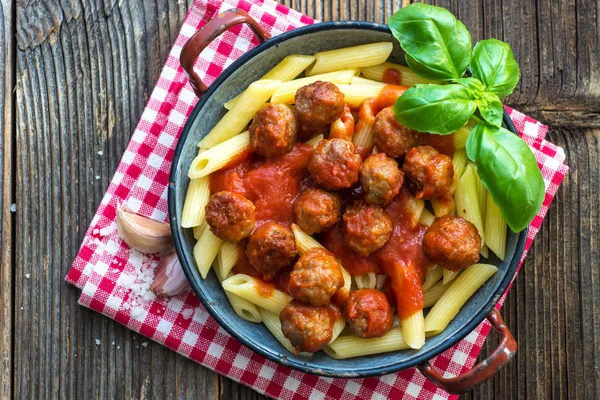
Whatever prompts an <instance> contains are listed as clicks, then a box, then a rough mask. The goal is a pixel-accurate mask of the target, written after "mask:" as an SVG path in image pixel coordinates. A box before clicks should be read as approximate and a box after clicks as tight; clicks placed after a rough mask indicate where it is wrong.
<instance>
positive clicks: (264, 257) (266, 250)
mask: <svg viewBox="0 0 600 400" xmlns="http://www.w3.org/2000/svg"><path fill="white" fill-rule="evenodd" d="M296 255H298V251H297V250H296V241H295V240H294V233H293V232H292V230H291V229H290V228H288V227H287V226H285V225H281V224H278V223H276V222H267V223H266V224H264V225H263V226H261V227H260V228H258V229H257V230H255V231H254V233H253V234H252V236H250V239H249V240H248V245H247V246H246V256H248V261H249V262H250V264H252V266H253V267H254V268H255V269H256V270H257V271H258V272H259V273H260V274H261V275H262V276H263V279H264V280H266V281H269V280H271V279H273V278H274V277H275V275H276V274H277V272H279V271H280V270H281V269H283V268H285V267H287V266H288V265H290V264H291V263H292V261H294V258H296Z"/></svg>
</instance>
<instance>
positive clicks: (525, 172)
mask: <svg viewBox="0 0 600 400" xmlns="http://www.w3.org/2000/svg"><path fill="white" fill-rule="evenodd" d="M474 131H475V129H474ZM472 135H473V139H472V140H471V142H470V149H469V150H467V151H468V152H470V153H473V152H475V153H476V154H475V159H476V162H477V172H478V174H479V176H480V177H481V180H482V181H483V184H484V186H485V187H486V189H487V190H488V192H489V193H490V195H491V196H492V199H494V203H496V205H498V207H499V208H500V211H502V215H504V218H505V219H506V222H507V223H508V226H509V227H510V229H511V230H512V231H513V232H520V231H522V230H523V229H525V227H526V226H527V225H529V223H530V222H531V220H532V219H533V217H535V215H536V214H537V213H538V211H539V210H540V207H541V206H542V202H543V200H544V196H545V187H544V180H543V179H542V173H541V171H540V169H539V168H538V165H537V162H536V161H535V157H534V155H533V153H532V152H531V149H529V146H527V144H526V143H525V142H524V141H523V140H522V139H521V138H519V137H518V136H517V135H514V134H513V133H511V132H510V131H508V130H506V129H504V128H500V129H496V128H493V127H489V126H487V125H482V124H479V125H478V127H477V131H476V132H474V133H472ZM469 139H471V138H469ZM475 142H478V143H475Z"/></svg>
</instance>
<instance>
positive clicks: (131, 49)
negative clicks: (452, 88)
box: [0, 0, 600, 399]
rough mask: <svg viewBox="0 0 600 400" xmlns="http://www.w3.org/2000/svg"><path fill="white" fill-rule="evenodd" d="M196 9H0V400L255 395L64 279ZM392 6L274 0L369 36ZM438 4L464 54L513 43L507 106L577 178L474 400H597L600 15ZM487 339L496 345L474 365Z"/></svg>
mask: <svg viewBox="0 0 600 400" xmlns="http://www.w3.org/2000/svg"><path fill="white" fill-rule="evenodd" d="M15 3H16V4H15ZM190 3H191V1H190V0H187V2H186V1H184V0H162V1H159V0H145V1H137V0H121V1H116V0H104V1H101V0H90V1H84V2H80V1H76V0H17V1H16V2H11V1H10V0H0V89H1V90H0V121H1V122H2V126H3V127H4V129H3V131H2V135H0V169H1V170H2V174H0V195H1V196H2V198H3V204H2V209H1V213H0V226H1V227H2V230H1V235H2V236H1V243H2V252H1V257H2V258H1V269H0V290H1V291H2V293H1V294H0V319H1V320H2V323H3V326H2V329H0V357H1V363H0V395H1V396H2V397H3V398H11V397H15V398H19V399H20V398H32V399H37V398H72V399H89V398H113V397H119V398H126V399H130V398H161V399H162V398H190V399H192V398H207V399H212V398H219V399H262V398H264V396H260V395H258V394H256V393H255V392H253V391H252V390H250V389H248V388H246V387H244V386H241V385H239V384H237V383H235V382H232V381H230V380H228V379H226V378H222V377H219V376H217V375H216V374H214V373H213V372H211V371H209V370H207V369H205V368H203V367H201V366H199V365H196V364H194V363H192V362H190V361H189V360H187V359H185V358H184V357H181V356H179V355H177V354H175V353H174V352H171V351H169V350H167V349H166V348H164V347H162V346H160V345H158V344H154V343H149V344H148V345H147V346H143V345H142V343H145V342H146V340H145V339H144V338H142V337H140V336H138V335H135V334H133V333H132V332H131V331H129V330H127V329H125V328H123V327H122V326H120V325H119V324H117V323H115V322H113V321H111V320H109V319H107V318H104V317H102V316H100V315H98V314H96V313H93V312H91V311H89V310H87V309H84V308H83V307H79V306H78V305H77V298H78V295H79V291H78V290H76V289H75V288H73V287H70V286H68V285H66V284H65V283H64V282H63V278H64V276H65V274H66V272H67V271H68V269H69V267H70V265H71V262H72V260H73V258H74V257H75V254H76V252H77V249H78V248H79V245H80V242H81V240H82V237H83V234H84V232H85V229H86V227H87V225H88V223H89V222H90V220H91V218H92V216H93V214H94V211H95V209H96V207H97V205H98V204H99V202H100V199H101V196H102V194H103V193H104V190H105V188H106V187H107V185H108V182H109V180H110V178H111V176H112V173H113V172H114V171H115V169H116V166H117V165H118V162H119V158H120V156H121V154H122V152H123V150H124V149H125V146H126V144H127V141H128V140H129V137H130V135H131V133H132V131H133V129H134V127H135V125H136V123H137V120H138V118H139V116H140V114H141V112H142V110H143V108H144V105H145V103H146V101H147V99H148V96H149V93H150V91H151V90H152V88H153V85H154V83H155V81H156V79H157V77H158V74H159V73H160V69H161V66H162V64H163V62H164V60H165V58H166V56H167V54H168V51H169V48H170V46H171V44H172V42H173V41H174V39H175V37H176V35H177V31H178V28H179V26H180V24H181V22H182V21H183V18H184V17H185V14H186V11H187V8H188V6H189V4H190ZM401 3H402V2H400V1H398V0H395V1H391V0H369V1H358V0H330V1H326V2H321V1H318V0H312V1H306V0H285V1H284V4H286V5H288V6H291V7H293V8H296V9H298V10H299V11H302V12H304V13H306V14H308V15H310V16H313V17H315V18H317V19H320V20H339V19H357V20H369V21H375V22H384V21H385V18H386V16H389V15H390V14H391V13H393V12H394V11H396V10H397V9H398V8H399V7H400V4H401ZM436 3H437V4H438V5H442V6H445V7H448V8H449V9H450V10H452V11H453V12H454V13H455V14H456V15H457V16H458V17H459V18H460V19H461V20H462V21H463V22H465V24H466V25H467V26H468V28H469V29H470V31H471V33H472V35H473V40H474V41H475V40H477V39H481V38H487V37H491V36H494V37H498V38H501V39H503V40H505V41H508V42H509V43H510V44H511V45H512V47H513V49H514V52H515V56H516V57H517V59H518V61H519V63H520V65H521V70H522V79H521V82H520V84H519V86H518V87H517V89H516V91H515V93H514V94H513V95H512V96H511V97H510V98H509V100H508V103H509V104H511V105H513V106H515V107H517V108H519V109H521V110H524V111H527V112H528V113H530V114H531V115H534V116H536V117H538V118H540V119H541V120H542V121H544V122H546V123H548V124H549V125H550V126H551V130H550V133H549V138H550V140H552V141H554V142H555V143H556V144H558V145H560V146H563V147H564V148H565V150H566V152H567V163H568V164H569V166H570V167H571V172H570V174H569V175H568V177H567V178H566V180H565V182H564V184H563V187H562V189H561V190H560V191H559V193H558V196H557V197H556V199H555V201H554V204H553V206H552V208H551V209H550V211H549V213H548V216H547V218H546V221H545V222H544V224H543V226H542V229H541V231H540V232H539V234H538V237H537V239H536V241H535V243H534V246H533V248H532V249H531V251H530V254H529V256H528V258H527V261H526V263H525V266H524V268H523V270H522V271H521V273H520V275H519V277H518V279H517V280H516V282H515V285H514V286H513V288H512V290H511V291H510V294H509V295H508V297H507V299H506V303H505V306H504V308H503V310H502V314H503V315H504V318H505V321H506V322H507V324H508V326H509V327H510V328H511V330H512V332H513V333H514V335H515V336H516V337H517V339H518V341H519V346H520V347H519V352H518V353H517V357H516V359H515V360H514V361H513V362H512V363H511V364H510V365H509V366H508V367H507V368H505V369H504V370H502V371H501V372H500V373H498V374H497V375H496V376H495V377H494V378H493V379H492V380H490V381H489V382H487V383H485V384H484V385H482V386H480V387H479V388H477V389H476V390H475V391H473V392H472V393H469V394H468V395H467V396H466V397H469V398H499V399H504V398H530V399H537V398H569V399H591V398H600V333H599V332H600V296H598V293H600V268H599V259H600V250H599V243H598V242H599V239H598V238H599V236H598V228H599V221H600V215H599V212H600V204H599V202H600V193H599V187H600V176H599V173H598V167H599V165H600V154H599V153H600V143H599V139H600V83H599V82H600V46H599V43H598V42H599V41H600V27H599V24H598V21H600V7H599V4H598V2H597V1H594V0H503V1H502V2H499V1H497V0H445V1H436ZM15 20H16V23H15ZM15 86H16V88H15ZM13 88H15V91H16V94H14V93H13ZM98 151H102V152H103V154H102V155H99V154H98ZM13 202H15V203H16V213H11V211H10V206H11V203H13ZM13 219H14V222H13ZM11 328H12V334H11ZM96 339H99V340H100V343H101V344H100V345H96V342H95V340H96ZM113 342H114V343H115V344H114V345H112V343H113ZM496 343H497V338H496V337H495V336H494V335H492V336H490V339H489V340H488V341H487V344H486V348H485V349H484V354H488V353H490V352H491V350H492V349H493V347H494V346H495V344H496Z"/></svg>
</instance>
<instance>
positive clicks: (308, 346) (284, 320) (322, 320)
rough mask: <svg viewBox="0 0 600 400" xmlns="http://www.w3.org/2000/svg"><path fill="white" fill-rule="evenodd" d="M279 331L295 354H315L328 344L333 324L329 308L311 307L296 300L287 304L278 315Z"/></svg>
mask: <svg viewBox="0 0 600 400" xmlns="http://www.w3.org/2000/svg"><path fill="white" fill-rule="evenodd" d="M279 320H280V321H281V331H282V332H283V336H285V337H286V338H287V339H288V340H289V341H290V342H291V343H292V346H294V348H295V349H296V352H297V353H299V352H301V351H307V352H309V353H315V352H317V351H319V350H321V349H322V348H323V347H324V346H325V345H326V344H328V343H329V341H330V340H331V337H332V335H333V323H334V322H335V321H334V320H333V318H332V315H331V308H330V307H329V306H319V307H315V306H311V305H310V304H306V303H302V302H300V301H298V300H292V301H291V302H289V303H288V304H287V305H286V306H285V307H284V308H283V310H281V313H280V314H279Z"/></svg>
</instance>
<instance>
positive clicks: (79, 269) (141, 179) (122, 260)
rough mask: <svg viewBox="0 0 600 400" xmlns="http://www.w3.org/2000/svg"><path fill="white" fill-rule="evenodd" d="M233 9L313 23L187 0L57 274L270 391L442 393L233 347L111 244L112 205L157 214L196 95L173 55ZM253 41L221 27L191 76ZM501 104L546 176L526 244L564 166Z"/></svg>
mask: <svg viewBox="0 0 600 400" xmlns="http://www.w3.org/2000/svg"><path fill="white" fill-rule="evenodd" d="M233 7H239V8H241V9H244V10H245V11H247V12H248V13H249V14H250V15H251V16H252V17H254V18H255V19H256V20H257V21H259V23H260V24H261V25H262V26H263V27H264V28H265V29H267V30H269V31H270V32H271V34H272V35H278V34H280V33H282V32H285V31H288V30H291V29H294V28H295V27H299V26H302V25H306V24H311V23H313V22H314V20H312V19H310V18H308V17H306V16H304V15H301V14H299V13H298V12H296V11H293V10H290V9H288V8H286V7H284V6H282V5H280V4H276V3H275V2H273V1H271V0H252V1H246V0H241V1H240V0H226V1H223V2H221V1H210V0H209V1H207V0H198V1H196V2H195V3H194V5H193V6H192V7H191V9H190V11H189V14H188V16H187V17H186V19H185V22H184V23H183V26H182V28H181V31H180V33H179V36H178V37H177V40H176V41H175V44H174V45H173V49H172V50H171V53H170V54H169V57H168V59H167V62H166V65H165V66H164V68H163V71H162V73H161V75H160V78H159V80H158V83H157V84H156V88H155V89H154V91H153V92H152V95H151V97H150V100H149V101H148V105H147V106H146V109H145V110H144V113H143V115H142V118H141V120H140V122H139V124H138V126H137V128H136V130H135V132H134V134H133V136H132V138H131V142H130V143H129V146H128V147H127V150H126V151H125V154H124V155H123V158H122V160H121V163H120V164H119V167H118V169H117V172H116V173H115V175H114V177H113V179H112V181H111V183H110V186H109V188H108V190H107V192H106V195H105V196H104V198H103V200H102V203H101V204H100V207H99V208H98V211H97V213H96V216H95V217H94V219H93V220H92V223H91V225H90V227H89V228H88V231H87V234H86V237H85V239H84V241H83V244H82V246H81V249H80V251H79V254H78V255H77V258H76V259H75V261H74V263H73V267H72V268H71V270H70V271H69V274H68V276H67V278H66V280H67V281H68V282H69V283H72V284H74V285H76V286H77V287H79V288H81V289H82V293H81V298H80V300H79V301H80V303H81V304H82V305H84V306H86V307H89V308H91V309H93V310H96V311H98V312H101V313H103V314H104V315H106V316H108V317H110V318H113V319H115V320H116V321H118V322H120V323H122V324H123V325H125V326H127V327H129V328H130V329H133V330H135V331H136V332H139V333H141V334H142V335H145V336H147V337H149V338H150V339H152V340H155V341H157V342H159V343H162V344H164V345H165V346H168V347H169V348H171V349H173V350H175V351H178V352H179V353H181V354H183V355H185V356H186V357H189V358H191V359H193V360H195V361H197V362H199V363H201V364H202V365H204V366H206V367H208V368H211V369H213V370H215V371H217V372H219V373H221V374H223V375H226V376H228V377H230V378H232V379H235V380H236V381H239V382H241V383H243V384H245V385H248V386H250V387H252V388H253V389H255V390H257V391H258V392H260V393H264V394H266V395H269V396H271V397H274V398H280V399H290V398H293V399H309V398H310V399H319V398H321V399H324V398H327V399H339V398H343V399H368V398H373V399H384V398H394V399H397V398H405V397H406V398H417V397H418V398H426V399H434V398H435V399H446V398H449V397H450V395H448V394H447V393H446V392H444V391H443V390H441V389H439V388H437V387H435V386H434V385H433V384H431V383H430V382H428V381H427V380H426V379H425V378H424V377H423V375H421V374H420V373H419V372H418V371H417V370H416V369H414V368H413V369H409V370H405V371H402V372H399V373H396V374H390V375H386V376H383V377H379V378H368V379H332V378H323V377H318V376H315V375H310V374H304V373H300V372H297V371H293V370H290V369H288V368H286V367H283V366H280V365H278V364H275V363H273V362H271V361H268V360H266V359H264V358H263V357H261V356H259V355H257V354H255V353H253V352H252V351H251V350H249V349H247V348H245V347H244V346H242V345H241V344H240V343H239V342H237V341H236V340H235V339H234V338H232V337H231V336H230V335H229V334H228V333H227V332H226V331H225V330H223V329H222V328H221V327H220V326H219V325H218V324H217V323H216V322H215V320H214V319H213V318H212V317H210V315H209V314H208V313H207V312H206V310H205V309H204V308H203V307H202V306H201V305H200V302H199V301H198V299H197V298H196V296H195V295H194V294H193V293H192V292H188V293H185V294H182V295H179V296H177V297H173V298H170V299H156V298H154V296H153V295H152V294H151V292H149V291H148V290H147V289H148V286H149V285H150V281H151V280H152V276H153V272H152V270H153V268H154V267H155V266H156V264H157V260H155V259H153V258H149V257H147V256H144V255H142V254H140V253H138V252H136V251H132V250H130V249H129V248H128V247H127V246H126V245H125V244H124V243H123V242H122V241H121V239H120V238H119V237H118V235H117V232H116V225H115V211H116V208H117V206H118V204H120V203H127V204H128V205H129V206H130V207H131V208H132V209H133V210H135V211H137V212H139V213H141V214H143V215H146V216H149V217H152V218H155V219H157V220H163V221H166V220H167V183H168V176H169V170H170V167H171V160H172V157H173V152H174V149H175V145H176V143H177V138H178V137H179V134H180V132H181V130H182V128H183V126H184V124H185V121H186V119H187V117H188V116H189V115H190V112H191V111H192V109H193V107H194V105H195V104H196V101H197V99H196V97H195V95H194V93H193V91H192V88H191V86H190V84H189V83H188V82H187V80H186V78H185V76H184V73H183V71H182V69H181V67H180V66H179V53H180V51H181V48H182V46H183V45H184V44H185V43H186V41H187V40H188V39H189V38H190V37H191V36H192V35H193V34H194V32H196V31H197V30H198V29H199V28H200V27H202V26H203V25H204V24H205V23H206V22H207V21H209V20H210V19H212V18H213V17H215V16H216V15H217V14H218V13H219V12H222V11H224V10H227V9H229V8H233ZM257 44H258V42H257V40H256V39H255V38H254V37H253V35H252V33H251V31H250V29H249V28H248V27H246V26H238V27H236V28H233V29H231V30H230V31H228V32H226V33H225V34H223V35H222V36H221V37H220V38H218V39H217V40H215V41H214V42H213V43H212V44H211V45H210V46H209V47H208V48H207V49H206V50H205V51H204V52H203V53H202V55H201V57H200V59H199V61H198V63H197V69H198V72H199V73H200V76H201V77H202V78H203V79H204V81H205V82H206V83H208V84H210V83H211V82H213V81H214V79H215V78H216V77H217V76H218V75H219V74H220V73H221V71H223V69H224V68H226V67H227V66H228V65H229V64H231V63H232V62H233V61H234V60H235V59H237V58H238V57H239V56H241V55H242V54H244V53H245V52H246V51H247V50H248V49H249V48H251V47H253V46H255V45H257ZM508 111H509V113H510V116H511V118H512V120H513V121H514V123H515V126H516V127H517V129H518V131H519V133H520V134H521V136H522V137H523V138H524V139H525V140H526V141H527V143H528V144H529V145H530V146H531V148H532V149H533V151H534V153H535V156H536V159H537V161H538V163H539V166H540V168H541V170H542V173H543V176H544V181H545V183H546V199H545V201H544V204H543V206H542V209H541V210H540V213H539V214H538V216H537V217H536V218H535V219H534V220H533V222H532V224H531V227H530V229H529V236H528V241H527V244H526V249H527V248H529V245H530V244H531V241H532V240H533V238H534V236H535V234H536V233H537V230H538V229H539V227H540V225H541V223H542V221H543V218H544V216H545V214H546V212H547V210H548V207H549V206H550V203H551V202H552V199H553V198H554V195H555V194H556V191H557V190H558V187H559V185H560V183H561V182H562V180H563V178H564V176H565V174H566V173H567V170H568V168H567V167H566V166H565V165H564V164H563V161H564V159H565V154H564V151H563V149H561V148H560V147H557V146H555V145H553V144H552V143H549V142H547V141H545V140H544V137H545V134H546V132H547V128H546V127H545V126H543V125H541V124H540V123H539V122H537V121H535V120H532V119H531V118H528V117H526V116H525V115H523V114H521V113H519V112H517V111H515V110H511V109H508ZM523 257H525V255H523ZM489 330H490V326H489V323H487V322H483V323H482V324H481V325H480V326H479V327H478V328H477V329H475V330H474V331H473V332H472V333H471V334H469V335H468V336H467V337H466V338H465V339H464V340H462V341H461V342H460V343H458V344H457V345H456V346H454V347H453V348H452V349H450V350H448V351H446V352H445V353H443V354H442V355H440V356H438V357H436V358H435V359H433V360H432V361H431V362H432V364H433V365H434V366H435V367H436V368H438V369H440V370H441V371H444V376H446V377H451V376H455V375H458V374H460V373H462V372H464V371H467V370H469V369H470V368H471V367H472V365H473V364H474V362H475V359H476V357H477V355H478V354H479V351H480V350H481V347H482V345H483V342H484V340H485V337H486V335H487V333H488V331H489Z"/></svg>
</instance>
